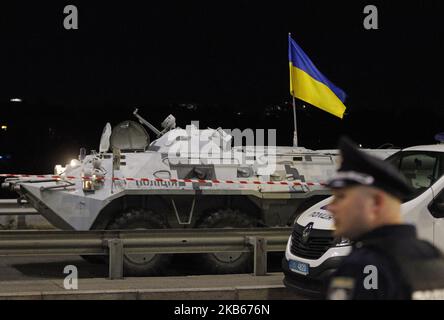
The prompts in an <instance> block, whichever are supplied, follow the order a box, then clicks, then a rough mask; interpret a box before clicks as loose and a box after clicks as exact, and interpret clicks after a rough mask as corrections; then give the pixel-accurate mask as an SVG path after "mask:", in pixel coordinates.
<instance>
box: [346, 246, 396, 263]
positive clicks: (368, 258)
mask: <svg viewBox="0 0 444 320" xmlns="http://www.w3.org/2000/svg"><path fill="white" fill-rule="evenodd" d="M388 262H389V258H388V257H387V256H386V255H385V254H384V253H383V252H381V251H380V250H377V249H376V248H374V247H371V246H368V247H367V246H362V247H359V248H357V249H355V250H353V251H352V253H351V254H350V255H349V256H347V257H346V258H345V260H344V264H349V265H354V266H366V265H382V266H386V265H387V263H388Z"/></svg>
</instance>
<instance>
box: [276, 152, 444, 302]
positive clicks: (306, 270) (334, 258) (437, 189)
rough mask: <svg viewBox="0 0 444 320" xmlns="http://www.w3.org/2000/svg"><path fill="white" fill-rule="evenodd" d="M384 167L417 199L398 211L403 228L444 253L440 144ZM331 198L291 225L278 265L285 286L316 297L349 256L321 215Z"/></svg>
mask: <svg viewBox="0 0 444 320" xmlns="http://www.w3.org/2000/svg"><path fill="white" fill-rule="evenodd" d="M385 161H387V162H389V163H391V164H393V165H394V166H396V167H397V168H398V169H399V170H400V171H401V172H402V173H403V174H404V176H405V177H406V178H407V179H408V181H409V182H410V183H411V185H412V186H413V188H414V189H415V190H416V193H415V194H414V195H413V196H412V197H410V198H409V199H407V200H406V201H405V202H404V203H403V204H402V206H401V210H402V215H403V219H404V221H405V222H406V223H411V224H415V225H416V227H417V232H418V236H419V237H420V238H422V239H425V240H428V241H430V242H432V243H433V244H435V245H436V246H437V247H438V248H440V249H441V250H443V251H444V144H438V145H428V146H417V147H411V148H407V149H403V150H401V151H399V152H397V153H395V154H393V155H391V156H390V157H388V158H387V159H386V160H385ZM330 201H331V197H329V198H327V199H324V200H322V201H321V202H319V203H317V204H316V205H314V206H312V207H311V208H309V209H307V210H306V211H304V212H303V213H302V214H301V215H300V216H299V217H298V218H296V221H295V223H294V228H293V232H292V235H291V236H290V238H289V240H288V244H287V248H286V252H285V257H284V259H283V260H282V268H283V271H284V274H285V278H284V284H285V285H286V286H287V287H288V288H290V289H294V290H297V291H299V292H303V293H305V294H308V295H313V296H318V295H319V294H320V291H321V289H322V286H323V285H324V284H325V283H324V281H325V280H326V278H327V277H328V276H329V275H331V273H332V272H333V271H334V270H335V269H336V268H337V267H338V265H339V263H340V262H341V260H342V259H343V258H344V256H346V255H348V254H349V253H350V251H351V244H350V242H349V241H348V240H347V239H337V238H334V237H333V229H334V221H333V218H332V215H331V213H330V212H329V211H327V210H326V208H327V205H328V204H329V203H330Z"/></svg>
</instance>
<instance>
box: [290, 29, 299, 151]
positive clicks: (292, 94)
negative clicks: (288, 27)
mask: <svg viewBox="0 0 444 320" xmlns="http://www.w3.org/2000/svg"><path fill="white" fill-rule="evenodd" d="M288 36H289V38H291V33H290V32H289V33H288ZM289 45H290V44H289ZM291 74H292V70H291V69H290V87H291V83H292V81H293V79H292V77H291ZM291 96H292V98H293V123H294V131H293V147H297V146H298V127H297V122H296V99H295V98H294V91H292V92H291Z"/></svg>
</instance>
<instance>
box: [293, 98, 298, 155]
mask: <svg viewBox="0 0 444 320" xmlns="http://www.w3.org/2000/svg"><path fill="white" fill-rule="evenodd" d="M293 121H294V132H293V147H297V146H298V127H297V122H296V100H295V98H294V96H293Z"/></svg>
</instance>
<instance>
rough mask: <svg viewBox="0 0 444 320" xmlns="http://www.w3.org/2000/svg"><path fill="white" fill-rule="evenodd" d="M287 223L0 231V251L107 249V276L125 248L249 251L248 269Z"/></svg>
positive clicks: (261, 271) (283, 240) (273, 248)
mask: <svg viewBox="0 0 444 320" xmlns="http://www.w3.org/2000/svg"><path fill="white" fill-rule="evenodd" d="M290 233H291V228H268V229H261V228H257V229H167V230H165V229H162V230H158V229H157V230H101V231H52V230H51V231H1V232H0V256H23V255H27V256H36V255H108V256H109V278H110V279H121V278H122V277H123V256H124V254H126V253H128V254H131V253H156V254H167V253H218V252H253V253H254V274H255V275H265V274H266V272H267V252H280V251H285V247H286V244H287V241H288V237H289V235H290Z"/></svg>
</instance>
